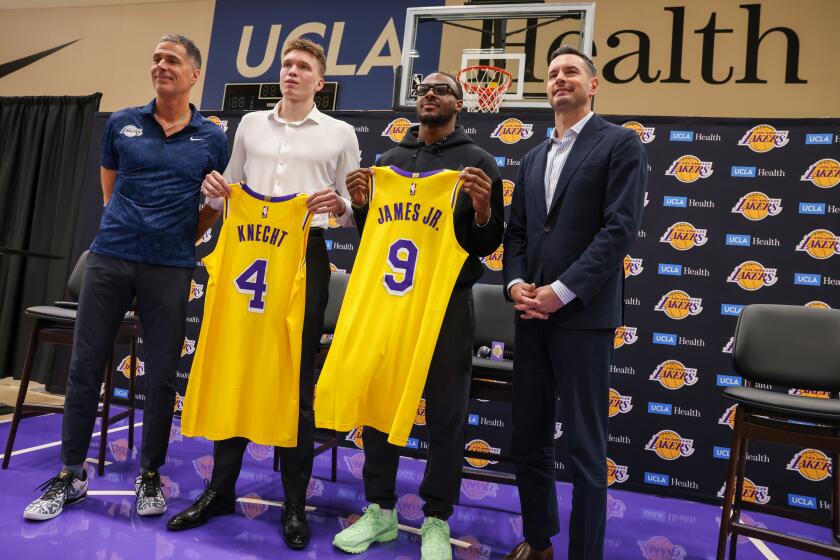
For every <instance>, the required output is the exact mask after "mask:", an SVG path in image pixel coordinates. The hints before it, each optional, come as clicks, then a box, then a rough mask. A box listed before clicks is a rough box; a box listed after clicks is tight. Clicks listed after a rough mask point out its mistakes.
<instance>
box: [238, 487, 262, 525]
mask: <svg viewBox="0 0 840 560" xmlns="http://www.w3.org/2000/svg"><path fill="white" fill-rule="evenodd" d="M239 507H240V508H242V515H244V516H245V517H246V518H247V519H256V518H257V517H259V516H260V515H262V514H264V513H265V512H267V511H268V504H267V503H265V500H263V499H262V497H261V496H260V495H259V494H255V493H253V492H251V493H250V494H245V495H244V496H243V497H242V499H241V500H240V501H239Z"/></svg>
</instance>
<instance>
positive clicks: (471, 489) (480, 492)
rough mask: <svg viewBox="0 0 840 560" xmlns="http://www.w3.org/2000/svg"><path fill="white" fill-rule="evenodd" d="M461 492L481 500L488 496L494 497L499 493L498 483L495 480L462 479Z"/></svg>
mask: <svg viewBox="0 0 840 560" xmlns="http://www.w3.org/2000/svg"><path fill="white" fill-rule="evenodd" d="M461 493H463V494H464V496H466V497H467V498H469V499H471V500H483V499H484V498H488V497H489V498H495V497H496V496H497V495H498V493H499V485H498V484H496V483H495V482H483V481H480V480H464V481H463V482H462V483H461Z"/></svg>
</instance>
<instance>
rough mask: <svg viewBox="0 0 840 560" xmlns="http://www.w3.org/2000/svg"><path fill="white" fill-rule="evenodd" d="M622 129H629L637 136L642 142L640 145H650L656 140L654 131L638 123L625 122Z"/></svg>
mask: <svg viewBox="0 0 840 560" xmlns="http://www.w3.org/2000/svg"><path fill="white" fill-rule="evenodd" d="M621 126H623V127H624V128H629V129H630V130H632V131H633V132H635V133H636V134H638V135H639V140H641V141H642V144H650V143H651V142H653V139H654V138H656V134H655V132H656V130H655V129H654V128H653V127H648V126H645V125H643V124H642V123H640V122H638V121H630V122H626V123H624V124H623V125H621Z"/></svg>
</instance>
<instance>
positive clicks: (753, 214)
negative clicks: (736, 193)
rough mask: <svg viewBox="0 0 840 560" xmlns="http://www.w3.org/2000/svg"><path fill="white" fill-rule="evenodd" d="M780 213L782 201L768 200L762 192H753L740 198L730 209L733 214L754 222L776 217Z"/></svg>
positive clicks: (776, 199) (777, 199)
mask: <svg viewBox="0 0 840 560" xmlns="http://www.w3.org/2000/svg"><path fill="white" fill-rule="evenodd" d="M781 211H782V199H781V198H770V197H769V196H767V195H766V194H764V193H763V192H758V191H753V192H751V193H747V194H745V195H744V196H742V197H741V198H740V199H739V200H738V203H737V204H735V206H733V207H732V213H733V214H741V215H742V216H743V217H745V218H746V219H748V220H752V221H754V222H757V221H760V220H763V219H764V218H766V217H767V216H776V215H778V214H779V212H781Z"/></svg>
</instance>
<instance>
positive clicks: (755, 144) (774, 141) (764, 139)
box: [738, 124, 790, 153]
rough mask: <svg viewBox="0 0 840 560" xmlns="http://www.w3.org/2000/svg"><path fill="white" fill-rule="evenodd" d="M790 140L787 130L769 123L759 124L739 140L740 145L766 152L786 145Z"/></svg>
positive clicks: (755, 150)
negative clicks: (776, 127) (778, 128)
mask: <svg viewBox="0 0 840 560" xmlns="http://www.w3.org/2000/svg"><path fill="white" fill-rule="evenodd" d="M789 141H790V138H788V131H787V130H776V129H775V128H773V127H772V126H770V125H769V124H758V125H756V126H754V127H752V128H751V129H749V130H748V131H747V133H746V134H744V136H743V138H741V140H739V141H738V145H739V146H747V147H748V148H749V149H750V150H752V151H754V152H758V153H764V152H769V151H770V150H772V149H773V148H781V147H782V146H786V145H787V143H788V142H789Z"/></svg>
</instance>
